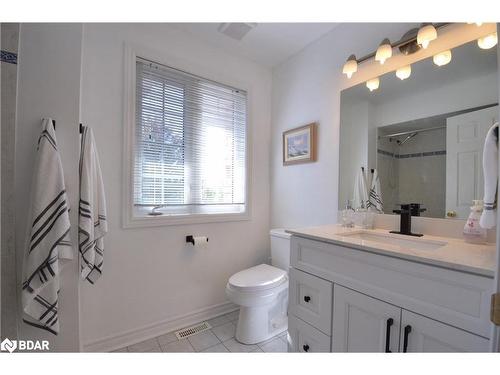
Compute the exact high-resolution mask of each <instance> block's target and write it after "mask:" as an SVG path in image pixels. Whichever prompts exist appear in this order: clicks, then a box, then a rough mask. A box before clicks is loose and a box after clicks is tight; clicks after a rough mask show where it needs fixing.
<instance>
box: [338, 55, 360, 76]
mask: <svg viewBox="0 0 500 375" xmlns="http://www.w3.org/2000/svg"><path fill="white" fill-rule="evenodd" d="M357 71H358V62H357V61H356V56H354V55H351V56H349V58H348V59H347V61H346V63H345V64H344V68H343V69H342V73H344V74H345V75H346V76H347V78H351V77H352V75H353V74H354V73H356V72H357Z"/></svg>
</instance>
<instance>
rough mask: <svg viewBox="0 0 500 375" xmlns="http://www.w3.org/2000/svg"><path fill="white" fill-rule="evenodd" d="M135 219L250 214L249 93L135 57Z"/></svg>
mask: <svg viewBox="0 0 500 375" xmlns="http://www.w3.org/2000/svg"><path fill="white" fill-rule="evenodd" d="M135 92H136V95H135V98H136V103H135V114H136V119H135V142H134V143H135V144H134V166H133V204H134V213H135V215H136V216H145V215H151V214H154V213H159V214H161V216H160V217H162V216H166V215H167V216H168V215H170V216H172V215H195V214H228V213H233V214H235V213H244V212H245V210H246V118H247V113H246V112H247V93H246V92H245V91H243V90H239V89H236V88H233V87H229V86H227V85H224V84H220V83H217V82H213V81H210V80H208V79H204V78H201V77H198V76H195V75H192V74H188V73H185V72H183V71H180V70H176V69H173V68H170V67H167V66H164V65H160V64H156V63H153V62H150V61H147V60H144V59H142V58H137V59H136V88H135Z"/></svg>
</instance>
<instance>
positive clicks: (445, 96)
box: [374, 72, 498, 127]
mask: <svg viewBox="0 0 500 375" xmlns="http://www.w3.org/2000/svg"><path fill="white" fill-rule="evenodd" d="M496 80H497V73H496V72H493V73H488V74H484V75H479V76H477V75H476V76H472V77H470V78H468V79H463V80H460V81H454V82H452V83H451V84H449V85H443V86H440V87H438V88H434V89H432V90H418V91H417V92H415V93H414V94H412V93H408V94H407V95H403V96H401V95H400V96H399V97H396V98H391V99H389V100H384V101H383V102H382V103H381V104H380V105H377V106H376V107H375V111H374V115H375V116H374V118H375V121H374V125H375V126H377V127H378V126H386V125H390V124H397V123H400V122H406V121H410V120H416V119H422V118H426V117H431V116H436V115H441V114H445V113H451V112H455V111H461V110H464V109H469V108H474V107H480V106H482V105H489V104H494V103H497V102H498V88H497V85H496V82H497V81H496ZM415 103H418V105H415Z"/></svg>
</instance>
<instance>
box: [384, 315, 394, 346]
mask: <svg viewBox="0 0 500 375" xmlns="http://www.w3.org/2000/svg"><path fill="white" fill-rule="evenodd" d="M393 324H394V319H392V318H389V319H387V323H386V329H385V352H386V353H392V352H391V327H392V325H393Z"/></svg>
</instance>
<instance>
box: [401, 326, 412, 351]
mask: <svg viewBox="0 0 500 375" xmlns="http://www.w3.org/2000/svg"><path fill="white" fill-rule="evenodd" d="M410 332H411V326H410V325H407V326H406V327H405V336H404V340H403V353H406V352H407V350H408V336H410Z"/></svg>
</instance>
